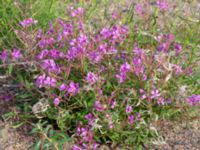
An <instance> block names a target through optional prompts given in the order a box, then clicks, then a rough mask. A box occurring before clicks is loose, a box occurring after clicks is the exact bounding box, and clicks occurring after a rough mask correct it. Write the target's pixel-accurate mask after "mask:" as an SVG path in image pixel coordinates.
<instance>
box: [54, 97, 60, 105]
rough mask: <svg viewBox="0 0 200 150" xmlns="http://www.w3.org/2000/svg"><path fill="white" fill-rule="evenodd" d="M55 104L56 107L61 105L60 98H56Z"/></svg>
mask: <svg viewBox="0 0 200 150" xmlns="http://www.w3.org/2000/svg"><path fill="white" fill-rule="evenodd" d="M53 104H54V105H55V106H58V105H59V104H60V99H59V98H55V99H54V101H53Z"/></svg>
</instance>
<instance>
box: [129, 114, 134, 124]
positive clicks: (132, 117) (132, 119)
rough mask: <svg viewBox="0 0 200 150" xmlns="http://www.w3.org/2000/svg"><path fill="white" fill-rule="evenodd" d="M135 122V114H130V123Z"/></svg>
mask: <svg viewBox="0 0 200 150" xmlns="http://www.w3.org/2000/svg"><path fill="white" fill-rule="evenodd" d="M134 122H135V117H134V116H133V115H130V116H128V124H133V123H134Z"/></svg>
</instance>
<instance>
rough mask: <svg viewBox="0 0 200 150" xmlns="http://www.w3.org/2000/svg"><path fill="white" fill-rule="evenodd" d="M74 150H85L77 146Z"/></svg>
mask: <svg viewBox="0 0 200 150" xmlns="http://www.w3.org/2000/svg"><path fill="white" fill-rule="evenodd" d="M72 150H83V149H82V148H80V147H78V146H77V145H73V146H72Z"/></svg>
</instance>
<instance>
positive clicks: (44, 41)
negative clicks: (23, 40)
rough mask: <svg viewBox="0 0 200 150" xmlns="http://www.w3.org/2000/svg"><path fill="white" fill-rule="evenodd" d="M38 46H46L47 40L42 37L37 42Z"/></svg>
mask: <svg viewBox="0 0 200 150" xmlns="http://www.w3.org/2000/svg"><path fill="white" fill-rule="evenodd" d="M38 46H39V48H41V49H42V48H45V47H46V46H47V40H46V39H42V40H40V42H39V44H38Z"/></svg>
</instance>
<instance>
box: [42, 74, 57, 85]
mask: <svg viewBox="0 0 200 150" xmlns="http://www.w3.org/2000/svg"><path fill="white" fill-rule="evenodd" d="M56 83H57V81H56V79H55V78H53V77H49V76H48V77H47V78H46V79H45V80H44V85H47V86H51V87H56Z"/></svg>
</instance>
